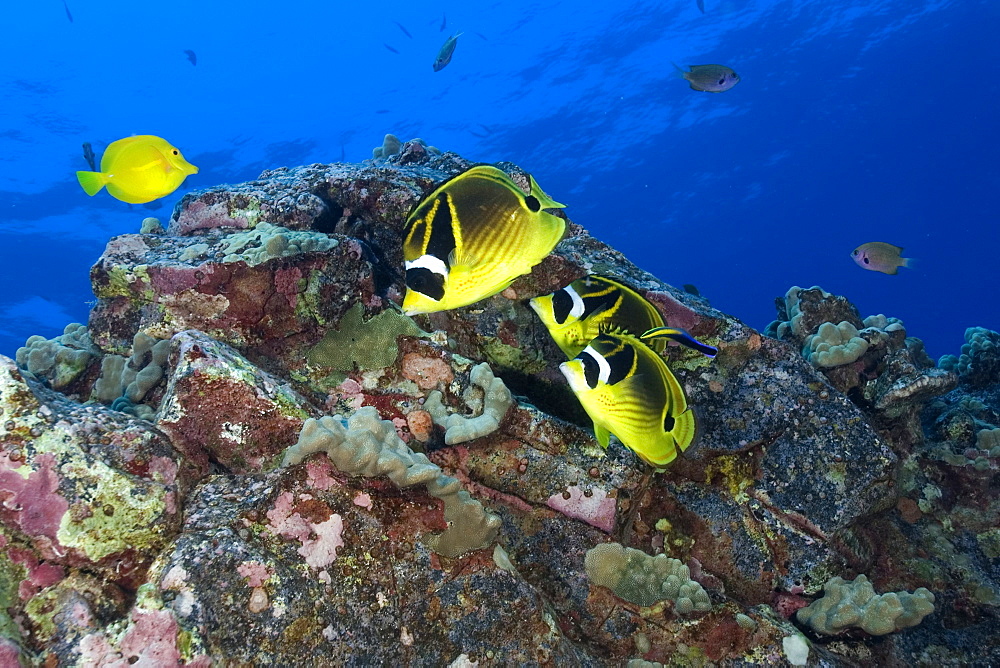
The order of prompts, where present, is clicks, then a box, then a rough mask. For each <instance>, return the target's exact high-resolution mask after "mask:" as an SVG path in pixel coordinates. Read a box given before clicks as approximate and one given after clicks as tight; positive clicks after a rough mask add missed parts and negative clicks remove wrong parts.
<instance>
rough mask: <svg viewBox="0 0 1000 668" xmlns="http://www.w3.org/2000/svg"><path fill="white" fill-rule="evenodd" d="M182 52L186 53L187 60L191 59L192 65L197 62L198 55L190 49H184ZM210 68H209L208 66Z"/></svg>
mask: <svg viewBox="0 0 1000 668" xmlns="http://www.w3.org/2000/svg"><path fill="white" fill-rule="evenodd" d="M184 53H185V54H187V57H188V60H190V61H191V64H192V65H197V64H198V56H197V55H196V54H195V52H194V51H192V50H191V49H184ZM209 69H211V68H209Z"/></svg>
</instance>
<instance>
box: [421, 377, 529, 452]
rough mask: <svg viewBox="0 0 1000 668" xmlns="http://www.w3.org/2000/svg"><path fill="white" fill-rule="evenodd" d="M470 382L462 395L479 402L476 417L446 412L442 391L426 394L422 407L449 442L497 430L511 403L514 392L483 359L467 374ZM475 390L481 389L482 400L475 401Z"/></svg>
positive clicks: (468, 438)
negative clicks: (442, 400)
mask: <svg viewBox="0 0 1000 668" xmlns="http://www.w3.org/2000/svg"><path fill="white" fill-rule="evenodd" d="M469 380H471V381H472V385H471V386H470V387H469V388H467V389H466V391H465V393H464V394H463V398H464V399H465V400H466V403H477V404H478V403H481V404H482V411H481V412H480V413H479V415H476V416H475V417H465V416H462V415H457V414H455V413H448V409H446V408H445V407H444V404H442V403H441V393H440V392H439V391H437V390H435V391H433V392H431V393H430V394H428V395H427V400H426V401H425V402H424V408H425V409H426V410H427V412H429V413H430V414H431V416H432V417H433V418H434V423H435V424H437V425H439V426H442V427H444V429H445V432H444V442H445V443H446V444H448V445H455V444H456V443H465V442H466V441H471V440H473V439H477V438H480V437H482V436H486V435H487V434H490V433H492V432H494V431H496V430H497V427H499V426H500V421H501V420H503V417H504V415H506V414H507V411H508V410H509V409H510V407H511V406H512V405H513V404H514V396H513V395H512V394H511V393H510V390H508V389H507V386H506V385H504V383H503V381H502V380H501V379H499V378H497V377H496V376H494V375H493V370H492V369H490V365H489V364H487V363H486V362H482V363H480V364H477V365H476V366H475V367H473V369H472V373H471V374H470V375H469ZM477 390H479V391H482V400H481V401H476V400H475V394H476V392H477Z"/></svg>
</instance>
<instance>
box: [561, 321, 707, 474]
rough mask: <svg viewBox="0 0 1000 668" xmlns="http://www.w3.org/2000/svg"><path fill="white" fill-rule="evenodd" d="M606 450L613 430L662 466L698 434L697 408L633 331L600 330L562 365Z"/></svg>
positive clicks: (655, 465) (645, 457)
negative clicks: (612, 331)
mask: <svg viewBox="0 0 1000 668" xmlns="http://www.w3.org/2000/svg"><path fill="white" fill-rule="evenodd" d="M559 370H560V371H562V373H563V375H564V376H565V377H566V380H567V381H568V382H569V386H570V388H571V389H572V390H573V393H574V394H576V397H577V399H579V400H580V404H581V405H583V408H584V410H586V411H587V415H589V416H590V419H591V420H593V421H594V436H595V437H596V438H597V442H598V443H600V444H601V446H602V447H605V448H607V447H608V442H609V440H610V435H611V434H614V435H615V436H616V437H617V438H618V440H619V441H621V442H622V444H623V445H625V447H627V448H629V449H630V450H632V451H633V452H635V454H637V455H638V456H639V457H640V458H641V459H642V460H643V461H644V462H646V463H647V464H649V465H650V466H652V467H653V468H655V469H657V470H663V469H664V468H665V467H666V466H667V464H669V463H670V462H672V461H673V460H674V459H675V458H676V457H677V453H678V452H679V451H683V450H686V449H687V448H688V446H690V445H691V442H692V441H693V440H694V436H695V418H694V412H693V411H691V409H689V408H688V405H687V398H686V397H685V396H684V390H683V389H682V388H681V385H680V383H679V382H677V378H675V377H674V374H673V373H672V372H671V371H670V369H669V368H668V367H667V364H666V362H664V361H663V358H662V357H660V356H659V355H658V354H656V352H655V351H653V349H651V348H650V347H649V346H647V345H646V344H645V343H643V342H642V341H640V340H639V339H637V338H636V337H634V336H632V335H630V334H599V335H598V336H597V337H596V338H594V340H593V341H591V342H590V344H589V345H588V346H587V347H586V348H584V349H583V352H581V353H580V354H579V355H577V356H576V357H575V358H573V359H571V360H569V361H568V362H563V363H562V364H560V365H559Z"/></svg>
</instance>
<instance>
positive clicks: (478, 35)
mask: <svg viewBox="0 0 1000 668" xmlns="http://www.w3.org/2000/svg"><path fill="white" fill-rule="evenodd" d="M472 34H473V35H475V36H476V37H478V38H479V39H481V40H483V41H484V42H488V41H490V40H488V39H486V35H484V34H483V33H481V32H474V33H472Z"/></svg>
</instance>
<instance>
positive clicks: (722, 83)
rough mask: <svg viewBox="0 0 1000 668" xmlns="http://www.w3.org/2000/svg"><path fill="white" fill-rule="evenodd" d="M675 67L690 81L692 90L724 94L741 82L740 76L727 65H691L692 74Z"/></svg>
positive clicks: (675, 64)
mask: <svg viewBox="0 0 1000 668" xmlns="http://www.w3.org/2000/svg"><path fill="white" fill-rule="evenodd" d="M674 67H676V68H677V71H678V72H680V74H681V76H682V77H684V78H685V79H687V80H688V82H689V83H690V84H691V88H692V89H694V90H700V91H704V92H706V93H722V92H725V91H727V90H729V89H730V88H732V87H733V86H735V85H736V84H738V83H739V82H740V75H739V74H737V73H736V72H734V71H733V69H732V68H731V67H726V66H725V65H691V66H690V68H691V71H690V72H685V71H684V70H682V69H681V68H680V67H679V66H678V65H677V63H674Z"/></svg>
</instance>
